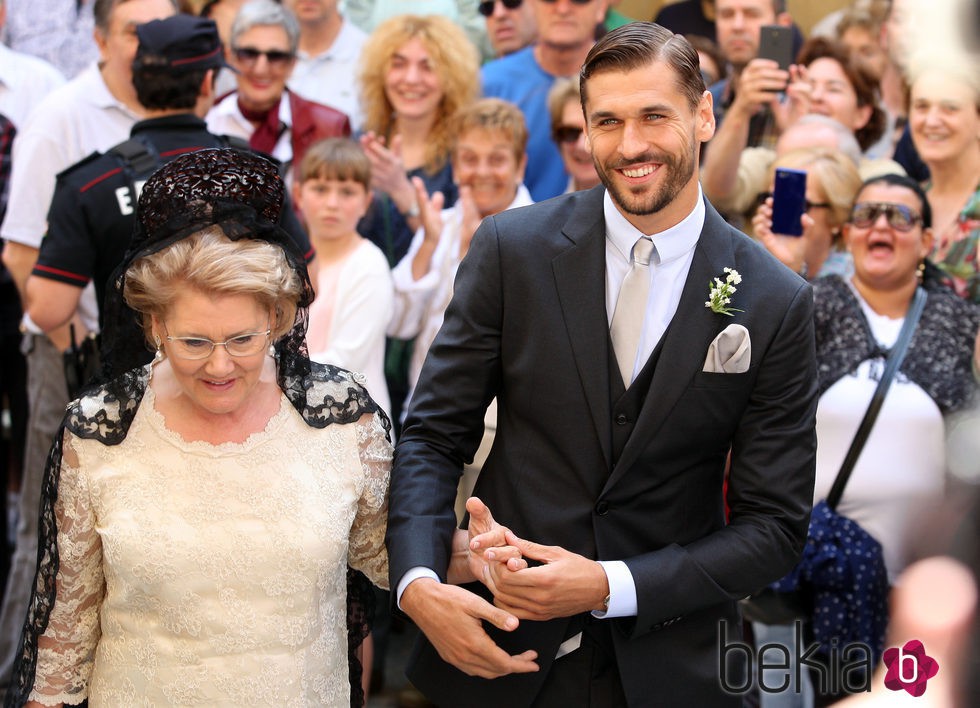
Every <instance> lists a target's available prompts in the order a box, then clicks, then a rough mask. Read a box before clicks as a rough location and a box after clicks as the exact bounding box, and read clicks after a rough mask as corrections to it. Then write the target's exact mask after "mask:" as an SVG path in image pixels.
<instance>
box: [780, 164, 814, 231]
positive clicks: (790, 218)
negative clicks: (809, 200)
mask: <svg viewBox="0 0 980 708" xmlns="http://www.w3.org/2000/svg"><path fill="white" fill-rule="evenodd" d="M804 211H806V170H792V169H789V168H788V167H777V168H776V176H775V177H774V178H773V188H772V232H773V233H774V234H783V235H785V236H802V235H803V224H802V223H801V222H800V217H801V216H803V212H804Z"/></svg>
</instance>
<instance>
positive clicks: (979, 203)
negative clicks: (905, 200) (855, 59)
mask: <svg viewBox="0 0 980 708" xmlns="http://www.w3.org/2000/svg"><path fill="white" fill-rule="evenodd" d="M909 127H910V130H911V133H912V141H913V142H914V143H915V148H916V150H917V151H918V153H919V156H920V157H921V158H922V161H923V162H925V164H926V165H927V166H928V167H929V173H930V175H931V177H930V181H929V183H928V184H927V185H926V195H927V196H928V197H929V206H930V207H931V208H932V213H933V224H934V227H933V228H934V231H935V234H936V239H935V246H934V247H933V253H932V259H933V260H935V261H936V263H937V264H938V265H939V267H940V268H942V269H943V271H944V272H945V273H946V277H947V282H948V283H949V284H950V285H951V286H952V287H954V288H955V290H956V292H957V293H959V294H960V295H961V296H962V297H965V298H968V299H970V300H972V301H973V302H975V303H980V81H978V78H977V71H976V66H975V65H974V66H973V67H972V68H971V67H970V66H969V65H967V66H964V67H958V66H943V67H941V68H940V67H932V68H920V69H918V70H917V73H916V75H915V78H914V80H913V82H912V95H911V101H910V108H909Z"/></svg>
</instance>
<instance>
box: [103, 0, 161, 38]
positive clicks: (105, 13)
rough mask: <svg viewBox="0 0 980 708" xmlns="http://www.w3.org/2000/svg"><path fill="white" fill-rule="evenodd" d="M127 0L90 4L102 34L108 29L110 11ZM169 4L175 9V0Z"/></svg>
mask: <svg viewBox="0 0 980 708" xmlns="http://www.w3.org/2000/svg"><path fill="white" fill-rule="evenodd" d="M124 2H129V0H95V4H94V5H93V6H92V14H93V15H94V17H95V28H96V29H97V30H99V31H101V32H102V33H103V34H105V33H106V32H108V31H109V22H110V20H111V19H112V11H113V10H115V9H116V8H117V7H118V6H119V5H122V4H123V3H124ZM170 4H171V5H173V6H174V10H176V9H177V0H170Z"/></svg>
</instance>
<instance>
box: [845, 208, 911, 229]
mask: <svg viewBox="0 0 980 708" xmlns="http://www.w3.org/2000/svg"><path fill="white" fill-rule="evenodd" d="M882 214H884V215H885V218H887V219H888V225H889V226H891V227H892V228H893V229H895V230H896V231H911V230H912V229H913V228H915V226H916V225H917V224H921V223H922V216H921V215H920V214H917V213H916V212H915V211H913V210H912V209H910V208H909V207H907V206H905V205H904V204H889V203H888V202H858V203H857V204H855V205H854V208H853V209H851V219H850V221H851V224H853V225H854V226H857V227H858V228H859V229H867V228H869V227H871V226H873V225H874V223H875V222H876V221H878V217H879V216H881V215H882Z"/></svg>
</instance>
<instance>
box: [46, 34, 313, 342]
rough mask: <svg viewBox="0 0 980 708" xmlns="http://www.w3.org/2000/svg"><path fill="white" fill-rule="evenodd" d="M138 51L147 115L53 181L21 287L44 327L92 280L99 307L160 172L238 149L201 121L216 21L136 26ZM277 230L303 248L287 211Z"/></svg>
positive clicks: (217, 57)
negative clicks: (202, 154) (212, 152)
mask: <svg viewBox="0 0 980 708" xmlns="http://www.w3.org/2000/svg"><path fill="white" fill-rule="evenodd" d="M136 34H137V36H138V38H139V48H138V49H137V53H136V58H135V60H134V61H133V83H134V85H135V87H136V95H137V97H138V98H139V101H140V103H141V104H143V106H144V107H145V108H146V109H147V115H148V116H149V117H148V118H147V119H146V120H142V121H140V122H138V123H136V124H135V125H134V126H133V128H132V132H131V136H130V139H129V140H127V141H126V142H124V143H121V144H119V145H117V146H116V147H114V148H112V149H110V150H108V151H106V152H105V153H93V154H92V155H90V156H89V157H87V158H85V159H84V160H82V161H81V162H78V163H76V164H75V165H73V166H72V167H70V168H68V169H67V170H65V171H64V172H62V173H61V174H59V175H58V182H57V186H56V188H55V192H54V197H53V198H52V201H51V209H50V211H49V213H48V231H47V234H46V235H45V237H44V240H43V241H42V242H41V249H40V253H39V254H38V259H37V263H36V265H35V266H34V270H33V271H32V273H31V277H30V278H29V279H28V282H27V294H28V301H29V303H30V306H29V314H30V317H31V319H32V320H33V321H34V322H35V323H36V324H37V325H38V326H40V327H41V328H42V329H44V330H45V331H48V330H50V329H53V328H55V327H58V326H61V325H63V324H64V323H66V322H68V321H70V320H71V318H72V317H73V316H74V314H75V311H76V309H77V307H78V301H79V298H80V296H81V293H82V289H83V288H84V287H85V286H86V285H87V284H88V283H89V281H93V282H94V284H95V288H96V295H97V298H98V302H99V303H100V305H101V303H103V302H104V295H105V289H106V287H107V280H108V278H109V276H110V275H111V273H112V271H113V270H114V269H115V268H116V266H117V265H118V264H119V263H120V262H121V261H122V259H123V256H124V255H125V252H126V248H127V246H128V245H129V241H130V238H131V236H132V233H133V224H134V221H135V212H136V201H137V199H138V197H139V191H140V189H141V188H142V186H143V183H144V182H145V181H146V178H147V177H149V175H150V174H152V173H153V172H154V171H155V170H156V169H157V168H158V167H160V166H161V165H163V164H164V163H166V162H168V161H169V160H171V159H173V158H174V157H177V156H178V155H182V154H184V153H186V152H192V151H194V150H200V149H203V148H218V147H229V146H231V147H241V148H243V149H248V145H247V144H246V143H241V144H239V141H237V140H236V139H234V138H228V137H223V136H217V135H213V134H211V133H209V132H208V131H207V127H206V124H205V122H204V120H203V118H204V116H205V115H206V114H207V112H208V110H209V109H210V108H211V106H212V105H213V103H214V98H215V96H214V78H215V74H216V73H217V71H218V70H219V69H220V68H221V67H223V66H225V63H224V59H223V57H224V52H223V48H222V46H221V40H220V38H219V37H218V30H217V27H216V25H215V23H214V21H212V20H209V19H205V18H201V17H193V16H191V15H175V16H173V17H169V18H167V19H164V20H154V21H152V22H148V23H146V24H142V25H139V26H138V27H137V28H136ZM282 225H283V227H284V228H285V229H286V231H287V232H289V233H290V234H292V235H293V236H294V238H296V240H297V242H299V243H300V244H301V245H302V246H303V247H304V249H305V251H306V253H307V260H310V259H312V257H313V252H312V249H311V248H310V245H309V239H308V238H307V236H306V233H305V232H304V231H303V228H302V227H301V226H300V224H299V221H298V219H297V218H296V215H295V213H294V212H293V210H292V208H291V206H287V207H286V208H284V209H283V215H282Z"/></svg>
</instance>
